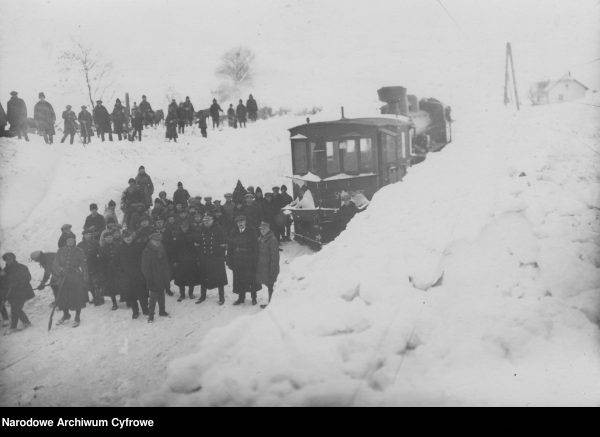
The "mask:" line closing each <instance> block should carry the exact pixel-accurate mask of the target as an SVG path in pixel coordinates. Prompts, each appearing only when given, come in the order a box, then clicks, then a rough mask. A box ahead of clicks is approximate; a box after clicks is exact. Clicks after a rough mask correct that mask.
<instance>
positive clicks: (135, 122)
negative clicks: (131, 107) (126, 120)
mask: <svg viewBox="0 0 600 437" xmlns="http://www.w3.org/2000/svg"><path fill="white" fill-rule="evenodd" d="M131 120H132V121H131V125H132V126H133V128H134V129H136V130H142V129H143V128H144V115H143V114H142V111H140V110H139V109H136V110H135V111H133V116H132V119H131Z"/></svg>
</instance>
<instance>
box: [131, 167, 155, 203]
mask: <svg viewBox="0 0 600 437" xmlns="http://www.w3.org/2000/svg"><path fill="white" fill-rule="evenodd" d="M135 183H136V184H137V186H138V187H140V188H141V189H142V191H143V193H144V196H145V199H146V204H147V206H150V205H152V195H153V194H154V184H153V183H152V179H151V178H150V175H149V174H148V173H144V174H139V173H138V174H137V176H136V177H135Z"/></svg>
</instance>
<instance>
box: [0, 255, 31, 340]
mask: <svg viewBox="0 0 600 437" xmlns="http://www.w3.org/2000/svg"><path fill="white" fill-rule="evenodd" d="M2 259H3V260H4V262H5V263H6V267H5V268H4V270H2V274H3V275H4V276H5V279H6V283H7V286H8V291H7V292H6V293H7V294H6V296H5V298H6V300H7V301H8V303H9V304H10V329H11V331H15V330H16V329H17V324H18V323H19V320H20V321H21V322H22V323H23V325H24V327H25V328H26V327H28V326H31V322H30V321H29V319H28V318H27V315H26V314H25V312H24V311H23V306H24V305H25V302H27V301H28V300H29V299H32V298H33V297H34V294H33V288H31V284H30V281H31V274H30V273H29V269H28V268H27V267H26V266H24V265H23V264H20V263H18V262H17V259H16V257H15V254H14V253H11V252H8V253H5V254H4V255H2Z"/></svg>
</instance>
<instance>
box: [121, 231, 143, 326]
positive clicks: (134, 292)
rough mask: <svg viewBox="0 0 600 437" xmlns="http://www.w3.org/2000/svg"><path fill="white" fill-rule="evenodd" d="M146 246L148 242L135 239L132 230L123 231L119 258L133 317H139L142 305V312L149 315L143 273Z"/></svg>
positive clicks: (124, 288)
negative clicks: (143, 255) (143, 257)
mask: <svg viewBox="0 0 600 437" xmlns="http://www.w3.org/2000/svg"><path fill="white" fill-rule="evenodd" d="M145 247H146V243H144V242H140V241H134V235H133V233H132V232H131V231H127V230H126V231H124V232H123V244H121V245H120V246H119V252H118V259H119V265H120V267H121V269H122V270H123V273H124V275H123V278H124V282H125V283H124V284H123V285H124V287H123V290H124V292H125V296H126V299H127V302H128V303H129V305H130V306H131V310H132V315H131V317H132V318H133V319H137V318H138V317H139V315H140V307H141V308H142V314H144V315H148V290H147V289H146V280H145V279H144V274H143V273H142V252H143V251H144V248H145Z"/></svg>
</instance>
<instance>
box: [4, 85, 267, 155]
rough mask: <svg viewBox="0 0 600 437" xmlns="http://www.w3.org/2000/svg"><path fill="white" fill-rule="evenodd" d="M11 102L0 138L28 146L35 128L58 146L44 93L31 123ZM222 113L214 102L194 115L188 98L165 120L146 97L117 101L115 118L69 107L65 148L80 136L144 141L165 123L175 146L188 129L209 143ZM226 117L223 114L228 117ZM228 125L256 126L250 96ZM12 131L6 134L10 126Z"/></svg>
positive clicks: (230, 114) (14, 99) (100, 108)
mask: <svg viewBox="0 0 600 437" xmlns="http://www.w3.org/2000/svg"><path fill="white" fill-rule="evenodd" d="M10 95H11V98H10V100H9V101H8V102H7V104H6V112H5V111H4V108H3V107H2V104H0V136H10V137H14V136H16V137H18V138H19V139H21V138H24V139H25V141H29V136H28V130H29V129H30V128H35V130H36V131H37V133H38V134H39V135H41V136H42V137H43V138H44V141H45V142H46V144H53V143H54V135H55V134H56V132H55V124H56V113H55V112H54V108H53V107H52V105H51V104H50V103H49V102H48V101H47V100H46V96H45V94H44V93H43V92H40V93H39V95H38V97H39V101H38V102H37V103H36V104H35V106H34V110H33V120H30V119H29V118H28V116H27V105H26V104H25V101H24V100H23V99H21V98H20V97H19V96H18V93H17V91H12V92H11V93H10ZM221 113H224V111H223V109H222V108H221V106H220V105H219V103H218V102H217V99H213V102H212V105H211V106H210V108H208V109H203V110H200V111H197V112H196V111H195V110H194V105H193V104H192V102H191V100H190V98H189V96H188V97H186V98H185V101H184V102H180V103H179V104H178V103H177V101H176V100H175V99H173V100H172V101H171V103H170V104H169V107H168V110H167V116H166V118H165V116H164V112H163V111H162V109H158V110H156V111H154V110H153V109H152V105H150V102H148V100H147V98H146V96H145V95H143V96H142V100H141V102H140V104H139V105H138V104H137V103H136V102H134V103H133V106H132V107H131V108H129V107H127V106H124V105H123V104H122V102H121V100H120V99H116V101H115V105H114V107H113V110H112V112H109V111H108V109H107V108H106V107H105V106H104V105H103V103H102V100H97V101H96V105H95V106H94V107H93V108H92V112H91V113H90V112H89V111H88V109H87V106H86V105H82V106H81V111H80V112H79V114H75V112H74V111H73V108H72V106H71V105H67V106H66V108H65V110H64V111H63V113H62V119H63V136H62V139H61V141H60V142H61V143H64V142H65V140H66V139H67V138H69V142H70V143H71V144H73V142H74V139H75V134H76V133H77V132H79V134H80V136H81V141H82V142H83V144H88V143H89V142H90V141H91V137H92V136H94V130H95V132H96V136H97V137H99V138H100V139H101V140H102V141H105V139H106V136H108V140H109V141H113V133H114V134H116V135H117V138H118V140H119V141H121V140H125V139H129V140H130V141H134V140H135V139H136V138H137V139H138V141H142V130H143V129H144V128H145V127H148V126H154V125H157V124H159V123H160V122H161V121H162V120H163V119H164V121H165V127H166V133H165V137H166V138H167V139H168V140H169V141H171V140H174V141H177V137H178V136H179V135H180V134H183V133H185V127H186V126H192V124H194V123H195V122H197V123H198V127H199V128H200V132H201V134H202V136H203V137H204V138H206V137H207V122H206V120H207V118H209V117H210V118H211V120H212V126H213V129H215V128H219V126H220V125H221ZM224 114H225V113H224ZM226 117H227V121H228V124H229V126H230V127H232V128H237V127H238V126H239V127H246V122H247V121H248V120H250V121H256V119H257V117H258V104H257V103H256V100H255V99H254V97H253V96H252V94H250V96H249V97H248V100H247V101H246V104H245V105H244V102H243V101H242V99H240V100H239V103H238V105H237V107H236V108H234V107H233V104H230V105H229V108H228V109H227V113H226ZM7 125H9V129H8V131H7V130H6V126H7Z"/></svg>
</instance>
